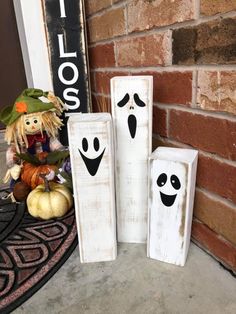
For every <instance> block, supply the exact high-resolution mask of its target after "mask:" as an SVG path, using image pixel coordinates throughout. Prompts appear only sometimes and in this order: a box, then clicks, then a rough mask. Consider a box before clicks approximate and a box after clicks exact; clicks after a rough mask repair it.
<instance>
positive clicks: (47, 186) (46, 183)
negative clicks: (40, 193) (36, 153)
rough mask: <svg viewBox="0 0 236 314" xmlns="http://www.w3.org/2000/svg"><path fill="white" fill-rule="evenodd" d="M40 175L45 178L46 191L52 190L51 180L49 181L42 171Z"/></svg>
mask: <svg viewBox="0 0 236 314" xmlns="http://www.w3.org/2000/svg"><path fill="white" fill-rule="evenodd" d="M39 176H40V177H41V178H42V179H43V181H44V186H45V192H50V191H51V189H50V186H49V181H48V179H47V178H46V174H43V173H41V174H40V175H39Z"/></svg>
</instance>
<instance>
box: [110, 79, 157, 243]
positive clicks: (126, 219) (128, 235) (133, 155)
mask: <svg viewBox="0 0 236 314" xmlns="http://www.w3.org/2000/svg"><path fill="white" fill-rule="evenodd" d="M126 94H128V95H129V101H128V102H127V103H126V104H125V105H124V106H123V107H119V106H118V105H117V104H118V103H119V102H120V100H122V99H123V98H124V96H125V95H126ZM134 94H138V96H139V98H140V99H141V100H142V101H143V102H144V103H145V106H144V107H140V106H137V104H136V102H135V101H134ZM111 103H112V115H113V122H114V133H115V156H116V205H117V228H118V241H120V242H134V243H144V242H146V240H147V213H148V173H147V171H148V156H149V154H150V153H151V145H152V105H153V78H152V76H132V77H131V76H126V77H114V78H113V79H112V80H111ZM130 114H132V115H134V116H135V117H136V121H137V129H136V134H135V137H134V138H132V137H131V134H130V131H129V127H128V117H129V115H130Z"/></svg>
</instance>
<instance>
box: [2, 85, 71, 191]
mask: <svg viewBox="0 0 236 314" xmlns="http://www.w3.org/2000/svg"><path fill="white" fill-rule="evenodd" d="M63 109H64V108H63V104H62V102H61V101H60V99H59V98H57V97H56V96H55V95H54V94H53V93H51V92H43V91H42V90H40V89H34V88H29V89H26V90H24V91H23V92H22V94H21V95H20V96H19V97H18V98H17V99H16V101H15V103H14V104H13V106H10V107H6V108H4V109H3V110H2V112H1V113H0V121H2V122H3V123H4V124H5V125H6V132H5V140H6V141H7V143H8V145H9V147H8V149H7V152H6V163H7V167H8V171H7V173H6V176H5V178H4V179H3V180H4V182H5V183H6V182H7V181H8V180H9V179H11V183H10V187H11V189H13V187H14V185H15V183H16V182H17V181H19V180H22V178H23V175H22V172H23V171H24V165H25V164H27V162H28V164H29V163H30V162H31V161H32V162H33V161H34V162H35V163H36V164H37V163H38V165H40V164H44V165H45V164H46V163H47V162H48V160H47V157H48V156H50V152H63V151H64V152H65V147H64V146H63V145H62V144H61V143H60V141H59V140H58V139H57V135H58V130H59V129H60V128H61V126H62V125H63V123H62V121H61V119H60V118H59V116H60V115H61V113H62V111H63ZM57 156H58V158H57ZM63 156H66V155H65V154H64V155H63ZM67 156H68V154H67ZM60 158H62V155H60V153H58V155H56V154H55V153H54V155H53V158H52V160H51V164H52V163H56V162H57V161H58V160H59V159H60ZM29 170H30V169H29V168H28V170H27V171H28V174H30V172H29ZM24 172H25V171H24ZM48 172H50V169H49V168H48ZM32 176H33V175H31V177H32ZM23 181H24V180H23ZM38 184H40V182H39V183H37V184H36V183H35V185H34V186H31V189H33V188H34V187H35V186H37V185H38Z"/></svg>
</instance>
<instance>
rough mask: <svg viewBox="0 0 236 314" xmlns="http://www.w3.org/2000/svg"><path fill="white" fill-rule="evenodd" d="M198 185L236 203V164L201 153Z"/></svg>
mask: <svg viewBox="0 0 236 314" xmlns="http://www.w3.org/2000/svg"><path fill="white" fill-rule="evenodd" d="M197 185H198V186H199V187H202V188H205V189H207V190H209V191H211V192H213V193H215V194H218V195H220V196H222V197H224V198H227V199H228V200H229V201H232V202H234V203H235V204H236V193H235V192H236V164H235V165H230V164H228V163H224V162H221V161H219V160H217V159H215V158H211V157H206V156H204V155H203V154H199V159H198V170H197Z"/></svg>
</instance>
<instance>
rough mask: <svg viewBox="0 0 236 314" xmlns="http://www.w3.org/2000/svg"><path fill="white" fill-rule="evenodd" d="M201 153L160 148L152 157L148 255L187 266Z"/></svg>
mask: <svg viewBox="0 0 236 314" xmlns="http://www.w3.org/2000/svg"><path fill="white" fill-rule="evenodd" d="M197 157H198V152H197V151H196V150H192V149H181V148H167V147H158V148H157V149H156V150H155V151H154V152H153V153H152V155H151V156H150V165H149V166H150V169H149V170H150V171H149V232H148V245H147V254H148V256H149V257H150V258H154V259H157V260H160V261H163V262H167V263H172V264H176V265H181V266H184V264H185V261H186V258H187V253H188V248H189V243H190V235H191V225H192V215H193V201H194V193H195V182H196V170H197Z"/></svg>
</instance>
